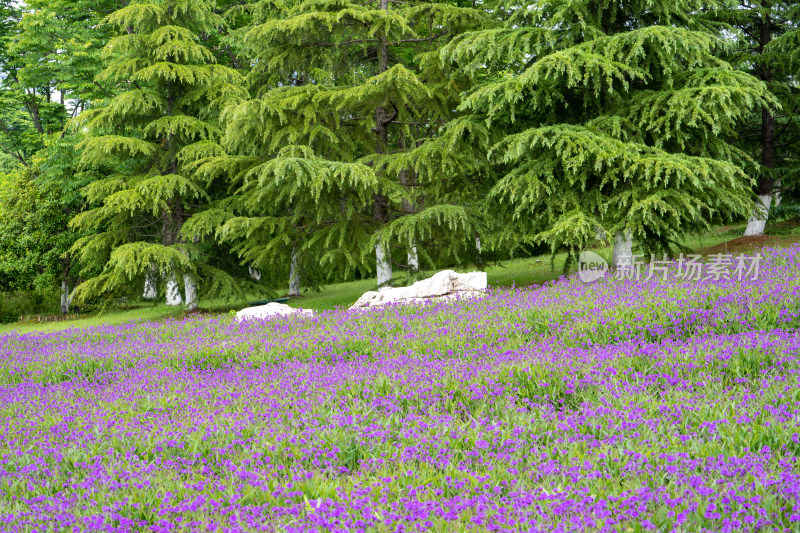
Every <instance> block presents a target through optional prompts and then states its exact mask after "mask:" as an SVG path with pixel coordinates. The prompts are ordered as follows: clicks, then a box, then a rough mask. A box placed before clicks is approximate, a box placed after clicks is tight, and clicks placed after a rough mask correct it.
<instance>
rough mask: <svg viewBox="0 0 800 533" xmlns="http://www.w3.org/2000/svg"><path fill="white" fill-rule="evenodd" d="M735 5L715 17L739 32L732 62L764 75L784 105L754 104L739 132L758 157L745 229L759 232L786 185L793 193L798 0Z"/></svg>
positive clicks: (798, 99) (799, 94) (799, 91)
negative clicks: (756, 202) (755, 203)
mask: <svg viewBox="0 0 800 533" xmlns="http://www.w3.org/2000/svg"><path fill="white" fill-rule="evenodd" d="M735 4H736V5H735V6H734V8H733V9H724V10H720V11H718V12H716V14H718V17H719V18H718V19H717V20H719V21H721V22H723V23H724V24H725V25H724V26H723V29H727V28H731V29H733V31H734V32H735V39H736V48H735V50H734V52H733V53H732V54H731V56H730V61H731V63H732V64H734V65H735V66H737V67H738V68H740V69H742V70H744V71H745V72H749V73H750V74H752V75H753V76H755V77H757V78H758V79H760V80H762V81H763V82H764V83H765V84H766V85H767V87H768V88H769V90H770V92H771V93H772V94H773V95H775V97H776V98H777V99H778V102H779V104H780V106H779V107H775V106H762V107H761V109H756V110H755V112H754V113H753V114H752V115H751V116H750V117H748V120H747V122H746V123H745V124H744V127H743V128H741V129H740V130H739V135H738V144H739V146H741V148H742V149H743V150H745V151H747V152H748V153H749V154H751V155H752V156H753V157H754V159H755V160H756V161H757V162H758V165H757V166H756V167H755V168H754V173H755V175H756V186H755V193H756V194H757V195H758V197H759V201H760V203H761V204H762V205H758V206H757V208H756V212H755V214H754V215H753V216H751V217H750V220H749V221H748V224H747V228H746V229H745V233H744V234H745V236H749V235H761V234H763V233H764V227H765V225H766V222H767V218H768V215H769V210H770V207H771V206H772V205H773V203H774V204H775V205H778V204H779V203H780V198H781V196H782V192H783V191H784V190H785V191H786V192H789V194H790V195H791V194H792V192H791V191H792V190H793V189H794V187H795V185H796V172H797V170H796V165H795V164H792V154H796V153H797V146H798V143H800V123H798V114H799V113H800V88H798V85H797V82H798V79H797V69H793V61H792V55H793V53H794V52H795V50H796V48H794V47H793V45H794V44H800V43H795V42H793V38H792V34H793V33H794V32H796V31H797V28H798V19H797V13H798V8H797V3H796V2H780V1H752V2H751V1H740V2H736V3H735ZM786 45H788V46H786ZM795 161H796V159H795ZM773 199H774V202H773Z"/></svg>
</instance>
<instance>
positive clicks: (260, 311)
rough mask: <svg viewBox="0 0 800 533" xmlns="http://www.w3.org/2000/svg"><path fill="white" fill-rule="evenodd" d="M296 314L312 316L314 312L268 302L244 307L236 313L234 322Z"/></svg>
mask: <svg viewBox="0 0 800 533" xmlns="http://www.w3.org/2000/svg"><path fill="white" fill-rule="evenodd" d="M296 314H301V315H305V316H314V311H313V310H312V309H295V308H294V307H289V306H288V305H286V304H281V303H278V302H270V303H268V304H266V305H259V306H256V307H246V308H244V309H242V310H241V311H239V312H238V313H236V320H238V321H239V322H243V321H245V320H266V319H270V318H277V317H281V316H288V315H296Z"/></svg>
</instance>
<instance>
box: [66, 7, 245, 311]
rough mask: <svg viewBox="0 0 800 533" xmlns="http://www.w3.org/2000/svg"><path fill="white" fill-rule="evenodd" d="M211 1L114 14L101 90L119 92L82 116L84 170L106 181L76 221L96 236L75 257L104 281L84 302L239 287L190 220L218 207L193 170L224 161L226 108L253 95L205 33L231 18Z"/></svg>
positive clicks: (192, 295)
mask: <svg viewBox="0 0 800 533" xmlns="http://www.w3.org/2000/svg"><path fill="white" fill-rule="evenodd" d="M214 7H215V6H214V3H213V2H210V1H207V0H146V1H139V2H136V3H131V4H130V5H128V6H126V7H123V8H122V9H119V10H117V11H115V12H113V13H112V14H110V15H109V16H108V17H107V18H106V22H107V23H108V24H110V25H112V26H114V27H116V28H118V29H119V31H120V35H119V36H117V37H115V38H113V39H111V40H110V41H109V43H108V45H107V46H106V47H105V50H104V57H105V59H106V61H107V67H106V69H105V70H104V71H103V72H102V73H101V74H100V75H99V76H98V80H99V82H100V83H102V84H104V85H106V86H114V87H118V88H119V91H120V92H119V94H118V95H117V96H115V97H114V98H112V99H111V100H110V101H108V103H107V104H106V105H104V106H103V107H101V108H98V109H95V110H92V111H90V112H87V113H84V114H83V115H82V117H83V124H85V126H86V127H87V128H88V129H89V130H90V131H91V132H92V136H91V137H90V138H89V139H88V140H87V141H86V142H85V143H84V145H83V154H82V158H81V162H82V164H83V165H84V166H86V167H90V168H94V169H97V170H99V171H101V172H103V173H105V174H107V177H105V178H103V179H100V180H97V181H95V182H93V183H91V184H89V185H88V186H87V187H85V188H84V194H85V196H86V199H87V200H88V201H89V202H90V203H92V204H93V205H95V207H94V208H92V209H90V210H88V211H86V212H85V213H82V214H81V215H79V216H78V217H76V218H75V219H74V220H73V221H72V225H73V227H75V228H78V229H80V230H81V231H84V232H88V233H90V235H88V236H87V237H85V238H82V239H80V240H79V241H78V242H76V244H75V246H74V247H73V249H72V251H73V252H74V253H75V254H77V255H78V257H79V258H80V260H81V262H82V263H83V264H84V265H85V266H86V267H87V268H89V269H91V268H100V269H101V273H100V274H99V275H96V276H93V277H91V278H90V279H88V280H87V281H86V282H84V283H83V284H82V285H81V286H79V287H78V289H77V290H76V297H77V298H79V299H81V298H88V297H96V296H101V295H105V296H110V295H117V294H127V293H131V292H136V291H140V290H141V287H142V284H143V283H144V280H145V279H148V281H149V282H150V283H153V282H154V279H155V278H156V277H157V278H158V279H161V280H162V281H161V285H162V287H164V289H165V290H166V291H167V300H168V303H173V304H176V303H179V302H180V301H182V300H183V298H182V297H181V294H180V286H181V285H183V287H184V294H185V303H186V305H187V307H193V306H195V305H196V303H197V296H198V293H197V284H198V283H199V282H202V284H201V285H202V287H203V293H205V294H213V293H230V292H231V291H233V290H235V288H236V287H235V285H236V284H235V279H234V278H233V277H232V276H231V275H229V274H228V273H227V272H226V271H225V269H223V268H220V266H219V265H217V264H215V263H214V261H213V258H212V257H210V256H209V253H208V252H209V249H208V248H207V247H203V246H202V245H201V243H198V242H195V241H194V240H193V239H191V238H188V239H187V238H186V235H185V233H184V232H183V231H182V230H183V229H184V224H186V223H187V222H188V221H190V220H191V219H192V217H193V216H196V215H197V214H199V213H202V212H203V211H204V210H206V209H207V208H208V206H209V205H210V203H211V202H212V201H213V200H214V198H213V196H212V194H213V192H214V191H211V190H209V189H208V188H207V184H206V183H204V182H202V181H198V180H196V179H195V178H194V177H193V176H192V175H191V174H190V173H189V172H187V167H189V166H190V165H191V164H192V163H194V162H195V161H197V160H200V159H204V158H208V157H210V156H213V155H218V154H220V153H222V150H221V147H220V145H219V144H218V143H219V141H220V138H221V131H220V129H219V127H218V126H217V117H218V113H219V109H220V108H221V107H222V106H223V105H224V104H225V103H227V102H228V101H230V100H231V99H238V98H241V97H242V95H243V94H244V90H243V88H242V79H241V76H240V75H239V74H238V73H237V72H236V71H235V70H233V69H231V68H230V67H227V66H224V65H220V64H217V62H216V60H215V56H214V54H213V53H212V51H211V50H210V49H209V48H208V47H206V46H205V45H204V44H203V42H202V39H201V37H202V36H204V35H208V34H211V33H213V32H215V31H216V28H218V27H220V26H222V24H223V22H222V20H221V18H220V16H219V15H218V14H216V13H215V12H214Z"/></svg>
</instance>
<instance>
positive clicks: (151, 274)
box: [142, 268, 158, 300]
mask: <svg viewBox="0 0 800 533" xmlns="http://www.w3.org/2000/svg"><path fill="white" fill-rule="evenodd" d="M142 298H144V299H145V300H155V299H156V298H158V273H157V272H156V270H155V269H154V268H151V269H150V270H149V271H148V272H147V274H145V277H144V291H143V293H142Z"/></svg>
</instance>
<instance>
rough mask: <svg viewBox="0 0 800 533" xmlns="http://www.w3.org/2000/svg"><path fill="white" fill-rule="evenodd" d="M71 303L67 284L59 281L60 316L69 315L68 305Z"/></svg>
mask: <svg viewBox="0 0 800 533" xmlns="http://www.w3.org/2000/svg"><path fill="white" fill-rule="evenodd" d="M70 303H72V298H70V296H69V284H68V283H67V282H66V281H65V280H62V281H61V314H62V315H66V314H69V304H70Z"/></svg>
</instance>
